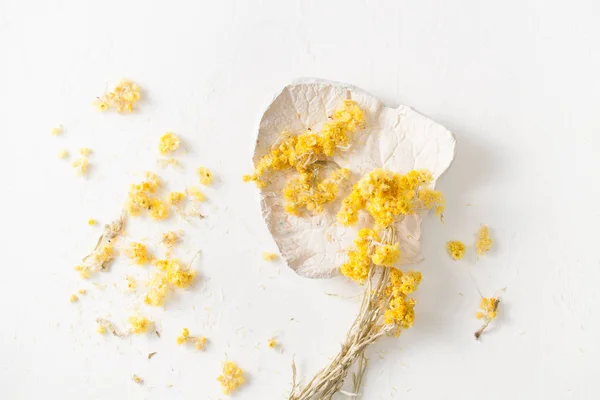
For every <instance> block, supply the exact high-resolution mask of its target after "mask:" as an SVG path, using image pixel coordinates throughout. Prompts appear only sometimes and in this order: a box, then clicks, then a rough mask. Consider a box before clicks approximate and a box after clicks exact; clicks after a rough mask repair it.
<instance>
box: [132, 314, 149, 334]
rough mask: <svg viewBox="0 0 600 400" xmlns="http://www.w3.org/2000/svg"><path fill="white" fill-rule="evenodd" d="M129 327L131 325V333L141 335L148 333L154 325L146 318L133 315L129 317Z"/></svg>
mask: <svg viewBox="0 0 600 400" xmlns="http://www.w3.org/2000/svg"><path fill="white" fill-rule="evenodd" d="M129 325H131V327H130V331H131V333H135V334H136V335H141V334H142V333H146V332H148V331H149V330H150V329H151V328H152V326H153V323H152V321H150V320H149V319H148V318H146V317H140V316H138V315H132V316H131V317H129Z"/></svg>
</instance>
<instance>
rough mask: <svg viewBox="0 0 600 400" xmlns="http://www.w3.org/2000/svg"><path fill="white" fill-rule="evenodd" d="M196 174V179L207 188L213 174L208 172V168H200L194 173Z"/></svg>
mask: <svg viewBox="0 0 600 400" xmlns="http://www.w3.org/2000/svg"><path fill="white" fill-rule="evenodd" d="M196 172H197V173H198V177H199V178H200V183H201V184H203V185H204V186H208V185H210V184H211V183H212V181H213V174H212V172H210V170H209V169H208V168H204V167H200V168H198V169H197V171H196Z"/></svg>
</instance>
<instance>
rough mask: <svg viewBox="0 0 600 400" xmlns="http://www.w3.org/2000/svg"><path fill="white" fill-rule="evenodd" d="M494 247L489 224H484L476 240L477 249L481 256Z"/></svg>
mask: <svg viewBox="0 0 600 400" xmlns="http://www.w3.org/2000/svg"><path fill="white" fill-rule="evenodd" d="M491 248H492V238H491V237H490V231H489V229H488V227H487V226H485V225H483V226H482V227H481V229H479V232H478V233H477V241H476V242H475V251H477V254H479V255H480V256H482V255H484V254H485V253H487V252H488V251H490V250H491Z"/></svg>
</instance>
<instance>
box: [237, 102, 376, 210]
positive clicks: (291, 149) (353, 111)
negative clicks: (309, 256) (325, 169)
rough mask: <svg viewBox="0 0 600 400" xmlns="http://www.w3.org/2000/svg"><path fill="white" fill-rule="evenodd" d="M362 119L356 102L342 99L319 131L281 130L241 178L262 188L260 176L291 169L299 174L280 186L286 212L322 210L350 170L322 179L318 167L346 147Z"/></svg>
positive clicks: (265, 182) (361, 125)
mask: <svg viewBox="0 0 600 400" xmlns="http://www.w3.org/2000/svg"><path fill="white" fill-rule="evenodd" d="M364 120H365V117H364V112H363V111H362V110H361V109H360V107H358V105H357V104H356V102H355V101H353V100H344V103H343V104H342V107H341V108H339V109H338V110H336V111H335V112H334V113H333V115H332V116H331V119H330V120H329V121H327V122H325V124H323V127H322V129H321V131H320V132H318V133H315V132H313V131H312V130H310V129H308V130H307V131H306V132H305V133H302V134H299V135H293V134H291V133H290V132H286V131H284V132H282V133H281V135H280V137H279V139H278V140H277V143H275V144H274V145H273V147H272V148H271V152H270V153H269V154H267V155H265V156H263V157H262V158H261V159H260V161H259V162H258V163H257V165H256V168H255V170H254V174H252V175H244V177H243V179H244V182H255V183H256V185H257V186H258V187H259V188H263V187H266V186H267V185H268V184H269V182H268V179H267V180H265V177H264V175H265V174H267V173H268V172H272V171H283V170H288V169H295V170H296V171H297V172H298V173H299V175H298V176H296V177H294V178H292V179H291V180H290V181H289V182H288V183H287V184H286V186H285V187H284V189H283V197H284V199H285V200H286V206H285V210H286V212H288V213H290V214H292V215H299V214H300V211H301V210H303V209H306V210H308V211H312V212H315V213H320V212H322V211H323V205H324V204H327V203H330V202H332V201H333V200H335V198H336V196H337V193H338V190H339V184H340V182H342V181H343V180H345V179H348V178H349V177H350V171H349V170H347V169H345V168H341V169H338V170H336V171H334V172H333V173H332V174H331V175H330V176H329V177H327V178H324V179H322V178H321V177H320V176H319V168H320V166H321V165H324V164H326V163H327V158H328V157H332V156H333V155H334V154H335V151H336V150H340V151H345V150H348V149H349V148H350V134H352V133H353V132H355V131H356V130H358V129H360V128H362V127H364Z"/></svg>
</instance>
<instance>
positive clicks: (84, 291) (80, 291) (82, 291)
mask: <svg viewBox="0 0 600 400" xmlns="http://www.w3.org/2000/svg"><path fill="white" fill-rule="evenodd" d="M77 293H79V294H86V293H87V290H85V289H79V290H78V291H77Z"/></svg>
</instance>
